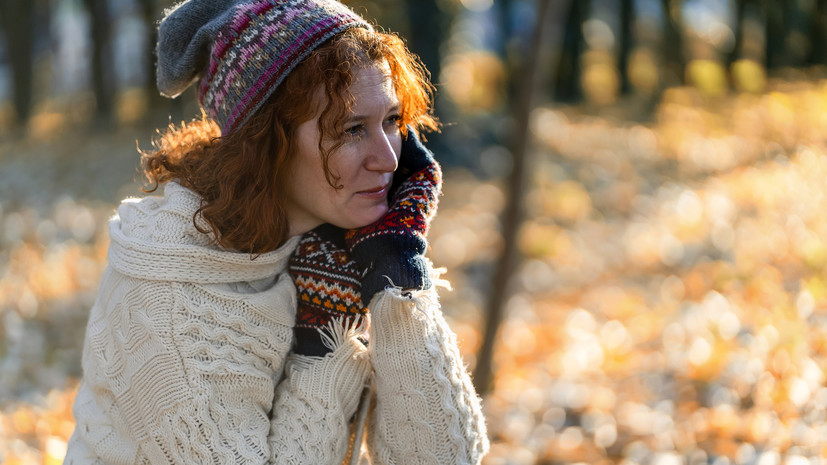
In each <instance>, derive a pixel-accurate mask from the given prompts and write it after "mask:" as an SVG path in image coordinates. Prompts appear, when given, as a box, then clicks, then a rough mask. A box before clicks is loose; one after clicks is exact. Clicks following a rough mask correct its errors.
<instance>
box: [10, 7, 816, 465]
mask: <svg viewBox="0 0 827 465" xmlns="http://www.w3.org/2000/svg"><path fill="white" fill-rule="evenodd" d="M346 3H348V4H350V5H351V6H353V7H354V8H356V9H357V11H359V12H361V13H363V14H364V15H365V17H367V18H369V19H375V20H376V21H377V22H378V23H379V24H381V25H383V26H385V27H386V28H387V29H389V30H391V31H394V32H399V33H400V34H401V35H403V36H404V37H405V38H406V39H407V41H408V44H409V46H410V48H411V49H412V50H414V52H416V53H417V54H419V55H420V56H421V57H422V59H423V61H424V62H425V63H426V65H427V66H428V68H429V69H430V70H431V71H432V73H433V78H434V81H435V82H436V83H437V87H438V97H437V114H438V116H439V117H440V118H441V120H442V122H443V123H444V128H443V131H442V134H438V135H432V136H430V137H429V141H430V145H431V147H432V148H434V150H435V152H436V153H437V157H438V158H439V160H440V161H441V162H442V163H443V165H444V167H445V171H446V177H445V179H446V181H445V195H444V196H443V198H442V200H441V204H440V210H439V215H438V217H437V219H436V220H435V222H434V224H433V226H432V230H431V233H430V239H431V250H430V256H431V257H432V259H433V261H434V262H435V263H436V264H437V265H440V266H445V267H447V268H448V270H449V271H448V278H449V279H450V280H451V281H452V283H453V285H454V290H453V291H452V292H445V293H444V294H443V299H442V300H443V308H444V311H445V313H446V315H447V317H448V318H449V320H450V321H451V323H452V326H453V328H454V329H455V331H456V332H457V335H458V338H459V341H460V345H461V349H462V352H463V355H464V358H465V361H466V362H467V364H468V365H469V368H470V369H471V371H472V372H474V373H475V374H476V375H477V377H476V378H475V382H476V383H477V385H478V388H479V389H480V392H481V394H483V398H484V405H485V411H486V415H487V418H488V425H489V426H488V427H489V433H490V437H491V443H492V449H491V453H490V454H489V455H488V457H487V458H486V459H485V461H484V463H485V464H486V465H505V464H513V465H529V464H545V465H550V464H575V463H586V464H624V465H696V464H715V465H729V464H745V465H747V464H749V465H806V464H813V465H815V464H821V463H824V462H825V461H827V387H825V367H827V187H825V186H827V158H825V151H826V150H827V50H825V48H827V35H825V34H827V1H824V0H752V1H748V0H683V1H681V0H634V1H633V0H590V1H587V0H554V1H540V0H536V1H528V0H461V1H458V0H407V1H390V0H375V1H349V2H346ZM544 4H548V6H547V7H546V8H547V9H545V10H544V9H543V8H544V7H543V5H544ZM169 5H170V3H169V2H163V1H152V0H143V1H141V0H33V1H29V0H5V1H3V2H2V3H0V29H2V35H0V463H3V464H7V465H12V464H56V463H61V461H62V459H63V456H64V454H65V450H66V442H67V440H68V438H69V436H70V435H71V432H72V430H73V427H74V423H73V419H72V415H71V405H72V402H73V399H74V394H75V390H76V387H77V383H78V379H79V377H80V375H81V370H80V351H81V348H82V343H83V335H84V327H85V323H86V317H87V314H88V311H89V309H90V308H91V306H92V303H93V301H94V299H95V296H96V289H97V286H98V282H99V279H100V276H101V273H102V271H103V269H104V267H105V266H106V250H107V246H108V234H107V229H106V228H107V219H108V218H109V217H110V216H111V215H112V214H113V212H114V208H115V206H116V205H117V202H118V201H119V200H120V199H121V198H123V197H126V196H131V195H140V191H139V189H138V185H137V184H136V182H135V180H136V178H137V174H138V171H137V167H138V152H137V150H136V145H139V146H141V147H148V146H149V143H150V140H151V138H152V136H153V135H154V134H155V128H161V129H163V128H164V127H165V126H166V125H167V124H169V122H170V121H173V122H179V121H181V120H188V119H190V118H193V117H195V116H196V115H197V112H198V109H197V104H196V102H195V98H194V95H193V93H192V91H188V92H187V93H185V94H184V95H183V96H182V97H181V98H180V99H178V100H176V101H172V102H171V101H168V100H165V99H162V98H160V97H158V96H157V94H156V92H155V90H154V83H153V68H152V65H151V60H152V56H151V47H150V46H149V44H152V43H153V40H154V39H153V38H152V33H153V30H154V27H153V26H152V24H153V22H155V21H157V20H158V19H159V18H160V17H161V15H162V11H163V9H164V8H165V7H168V6H169ZM543 11H547V14H546V15H543V14H541V13H542V12H543ZM538 28H539V29H538ZM536 30H539V31H540V33H539V35H535V31H536ZM535 36H536V37H537V39H535ZM520 142H524V143H523V144H521V143H520ZM515 169H517V170H518V171H516V173H515V172H514V170H515ZM521 173H523V174H522V175H521ZM520 180H522V182H523V184H522V187H521V188H518V189H512V186H513V184H514V183H515V182H520ZM515 193H516V194H515ZM515 195H516V197H515ZM515 206H517V207H519V208H517V209H516V210H514V209H515ZM510 210H514V211H517V212H518V213H519V214H517V215H516V216H512V217H506V216H503V214H504V213H506V212H507V211H510ZM508 218H511V219H508ZM515 218H516V219H515ZM509 221H511V222H514V221H516V222H517V223H516V224H515V225H514V224H512V225H510V224H509V223H508V222H509ZM510 244H513V245H514V246H515V247H514V248H513V250H514V251H515V254H514V255H513V257H512V261H511V262H509V258H508V257H509V255H507V254H508V251H509V250H512V248H511V247H510ZM504 253H505V254H506V258H505V259H504V258H503V254H504ZM509 263H512V264H513V265H508V264H509ZM500 266H513V272H511V273H509V275H510V279H508V280H503V279H497V278H496V273H497V269H498V267H500ZM498 289H499V290H500V291H501V292H500V293H499V297H498V295H497V294H498V291H497V290H498ZM492 302H493V303H492ZM498 302H501V303H499V304H498ZM494 309H501V310H502V318H501V320H500V319H498V318H497V317H496V312H495V311H494ZM492 314H493V315H495V316H494V318H492ZM486 328H495V329H496V333H494V334H496V338H495V339H494V345H493V351H491V352H490V353H491V354H492V355H491V356H490V357H488V356H487V355H486V352H485V351H484V350H483V346H484V345H485V343H484V341H485V333H486ZM485 367H490V368H491V369H490V376H489V375H486V374H485V373H489V371H488V370H487V369H485Z"/></svg>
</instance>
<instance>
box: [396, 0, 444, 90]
mask: <svg viewBox="0 0 827 465" xmlns="http://www.w3.org/2000/svg"><path fill="white" fill-rule="evenodd" d="M405 6H406V8H407V10H408V19H409V21H410V24H411V28H410V30H409V32H408V35H407V37H406V38H407V40H408V48H409V49H410V50H411V51H412V52H413V53H415V54H417V55H419V58H420V59H421V60H422V63H424V64H425V67H426V68H428V71H430V72H431V81H433V82H434V83H436V82H437V81H438V80H439V73H440V71H441V69H440V61H441V57H440V54H439V46H440V45H441V44H442V43H443V42H444V41H445V36H446V34H447V33H448V27H449V26H450V23H451V18H450V17H449V16H448V15H446V14H445V13H443V12H442V11H441V10H440V9H439V7H438V6H437V2H436V0H406V1H405Z"/></svg>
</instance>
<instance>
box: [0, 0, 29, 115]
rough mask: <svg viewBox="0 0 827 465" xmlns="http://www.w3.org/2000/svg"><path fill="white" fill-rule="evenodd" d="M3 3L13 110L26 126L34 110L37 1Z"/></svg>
mask: <svg viewBox="0 0 827 465" xmlns="http://www.w3.org/2000/svg"><path fill="white" fill-rule="evenodd" d="M0 5H2V8H0V27H2V28H3V37H4V38H5V42H6V55H7V56H8V59H9V65H10V67H11V78H12V79H11V80H12V101H13V105H14V112H15V116H16V118H17V123H18V124H19V125H20V126H25V125H26V123H27V122H28V120H29V116H31V110H32V93H33V82H34V34H35V2H34V1H31V0H3V1H2V3H0Z"/></svg>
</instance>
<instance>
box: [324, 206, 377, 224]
mask: <svg viewBox="0 0 827 465" xmlns="http://www.w3.org/2000/svg"><path fill="white" fill-rule="evenodd" d="M386 213H388V207H387V205H380V206H379V207H378V208H372V209H370V210H368V211H361V212H359V213H358V214H354V215H352V216H351V217H350V218H348V221H343V223H346V224H347V226H342V225H336V226H339V227H340V228H343V229H358V228H364V227H365V226H368V225H370V224H373V223H376V222H377V221H379V220H381V219H382V217H383V216H385V214H386Z"/></svg>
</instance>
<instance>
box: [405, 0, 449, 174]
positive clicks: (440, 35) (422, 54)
mask: <svg viewBox="0 0 827 465" xmlns="http://www.w3.org/2000/svg"><path fill="white" fill-rule="evenodd" d="M405 7H406V11H407V16H408V21H409V24H410V27H409V28H408V34H407V35H406V37H405V38H406V40H407V45H408V48H409V49H410V50H411V52H413V53H415V54H416V55H417V56H419V59H420V60H422V64H424V65H425V68H427V69H428V71H429V72H430V73H431V82H432V83H434V85H436V86H437V88H439V79H440V73H441V71H442V66H441V65H442V55H441V53H440V45H442V44H443V43H444V42H445V40H446V38H447V35H448V31H449V28H450V25H451V20H452V15H451V14H449V13H446V12H444V11H442V10H441V9H440V8H439V6H438V5H437V0H405ZM441 99H442V97H441V93H440V92H439V91H437V92H436V93H435V95H434V108H435V109H437V110H436V111H438V109H439V108H441V107H442V105H441V102H440V100H441ZM437 116H439V115H437ZM428 142H429V144H430V145H431V148H432V149H433V150H435V151H436V152H437V153H445V154H451V153H453V152H452V151H451V150H448V149H447V148H446V147H444V144H445V140H444V137H443V136H442V134H441V133H439V132H435V133H431V134H429V135H428ZM444 161H445V162H449V159H448V157H446V159H445V160H444Z"/></svg>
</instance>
